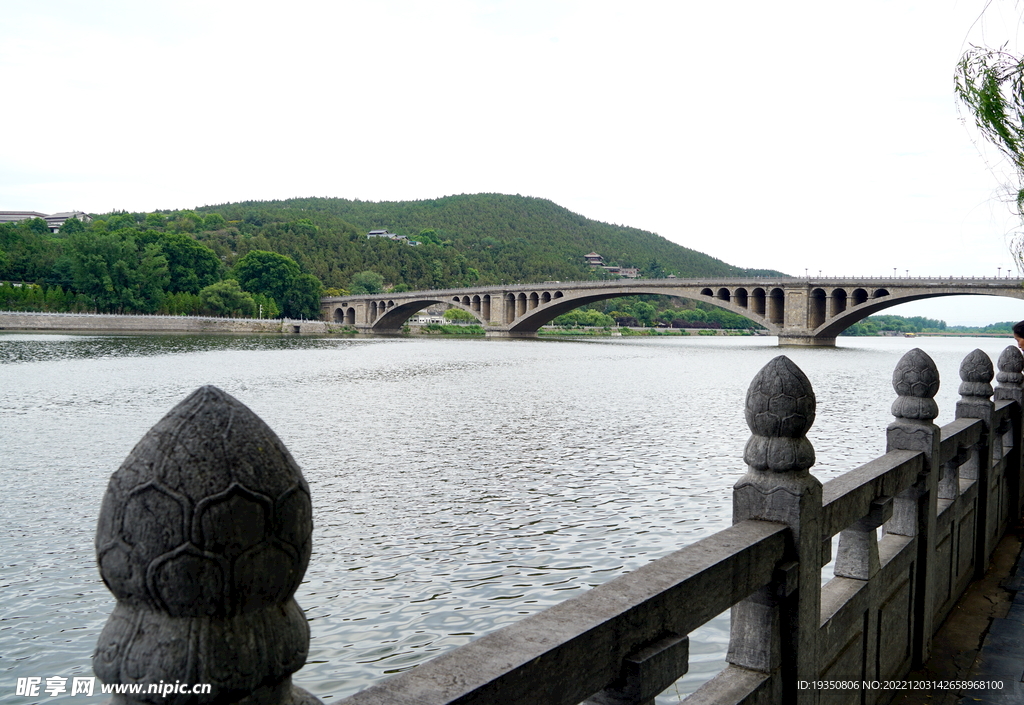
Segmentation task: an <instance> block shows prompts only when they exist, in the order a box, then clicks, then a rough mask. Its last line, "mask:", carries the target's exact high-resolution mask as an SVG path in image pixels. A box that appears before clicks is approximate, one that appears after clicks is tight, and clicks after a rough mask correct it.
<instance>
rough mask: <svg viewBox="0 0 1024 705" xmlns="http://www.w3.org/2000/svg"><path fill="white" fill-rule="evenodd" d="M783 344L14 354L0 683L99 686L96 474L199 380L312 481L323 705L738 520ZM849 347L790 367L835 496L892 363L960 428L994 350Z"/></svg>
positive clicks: (704, 652)
mask: <svg viewBox="0 0 1024 705" xmlns="http://www.w3.org/2000/svg"><path fill="white" fill-rule="evenodd" d="M773 342H774V341H773V340H771V339H749V338H745V339H744V338H732V339H730V338H696V337H694V338H672V339H649V340H636V339H625V340H623V339H619V340H587V341H579V340H574V341H549V340H543V341H507V340H506V341H499V340H435V339H395V340H381V339H376V340H375V339H356V340H343V339H331V338H322V339H316V338H299V337H281V336H266V337H262V336H244V337H241V336H184V335H182V336H162V335H154V336H50V335H10V334H0V360H2V361H3V363H5V364H4V367H3V368H2V369H3V371H2V372H0V375H2V380H3V382H2V383H3V387H2V391H0V413H2V414H3V419H4V422H3V424H0V449H2V450H0V454H2V455H0V482H2V483H3V486H4V487H5V499H6V502H5V504H4V511H3V513H2V514H0V545H2V546H3V548H2V549H0V550H2V560H0V587H2V592H0V655H3V659H2V660H0V673H2V674H3V678H2V681H0V682H3V683H13V682H14V679H16V678H17V677H26V676H42V677H46V676H50V675H64V676H67V677H71V676H73V675H88V673H89V670H90V666H89V655H90V654H91V652H92V649H93V647H94V645H95V641H96V637H97V636H98V634H99V630H100V629H101V627H102V624H103V622H104V621H105V619H106V616H107V614H109V611H110V609H111V607H112V600H111V598H110V596H109V594H108V593H107V591H106V590H105V588H104V587H103V586H102V584H101V583H100V582H99V579H98V576H97V573H96V568H95V563H94V556H93V548H92V541H93V535H94V531H95V521H96V516H97V513H98V510H99V505H100V499H101V497H102V493H103V491H104V489H105V485H106V482H107V478H108V477H109V475H110V473H111V472H112V471H113V470H114V469H116V467H117V466H118V465H119V464H120V463H121V461H122V460H123V459H124V458H125V456H126V455H127V454H128V452H129V451H130V450H131V447H132V445H133V444H134V443H135V442H136V441H137V440H138V439H139V438H140V437H141V436H142V434H143V433H145V432H146V430H148V429H149V428H150V427H151V426H152V425H153V424H154V423H156V421H157V420H159V418H160V417H161V416H163V415H164V414H165V413H166V412H167V411H168V410H169V409H170V408H171V407H172V406H173V405H174V404H176V403H177V402H178V401H180V400H181V399H182V398H184V397H185V396H187V394H189V393H190V392H191V391H192V390H193V389H195V387H197V386H200V385H202V384H208V383H210V384H216V385H218V386H220V387H221V388H223V389H224V390H225V391H227V392H229V393H230V394H233V395H235V396H236V397H238V398H239V399H240V400H242V401H243V402H244V403H246V404H247V405H249V406H250V407H251V408H252V409H253V410H254V411H255V412H256V413H258V414H259V415H260V416H262V417H263V418H264V420H266V421H267V423H269V424H270V426H271V427H272V428H274V429H275V431H277V433H278V434H279V435H280V436H281V438H282V440H283V441H284V442H285V444H286V445H287V446H288V447H289V449H290V450H291V451H292V454H293V455H294V456H295V457H296V459H297V460H298V461H299V464H300V465H302V467H303V471H304V473H305V475H306V478H307V480H308V481H309V484H310V486H311V490H312V493H313V502H314V512H315V515H314V522H315V533H314V555H313V557H312V560H311V564H310V568H309V571H308V572H307V575H306V580H305V582H304V583H303V585H302V586H301V588H300V590H299V593H298V594H297V599H298V601H299V603H300V604H301V605H302V606H303V607H304V608H305V609H306V611H307V615H308V617H309V619H310V620H311V622H310V623H311V629H312V635H313V641H312V644H311V650H310V658H309V663H308V665H307V666H306V668H305V669H304V670H303V671H302V672H301V673H300V674H299V675H298V677H297V679H296V680H297V682H299V683H300V684H302V685H303V686H304V687H307V688H309V689H310V690H311V691H313V692H314V693H316V694H317V695H318V696H320V697H321V698H323V699H325V700H330V699H334V698H336V697H339V696H343V695H346V694H349V693H352V692H354V691H356V690H358V689H359V688H361V687H364V686H365V685H366V684H368V683H370V682H373V681H374V680H376V679H379V678H381V677H383V676H384V675H386V674H388V673H392V672H396V671H401V670H405V669H408V668H411V667H412V666H414V665H416V664H417V663H420V662H422V661H423V660H425V659H427V658H429V657H431V656H433V655H436V654H438V653H441V652H442V651H445V650H447V649H449V648H451V647H453V646H457V645H460V644H463V643H466V642H467V641H469V640H470V639H472V638H474V637H475V636H479V635H481V634H483V633H486V632H489V631H492V630H493V629H495V628H497V627H499V626H502V625H504V624H509V623H511V622H514V621H516V620H518V619H520V618H522V616H524V615H527V614H531V613H533V612H536V611H538V610H540V609H543V608H544V607H547V606H550V605H553V604H555V603H557V602H559V601H561V600H564V599H566V598H567V597H570V596H572V595H574V594H579V593H580V592H581V591H583V590H586V589H588V588H590V587H592V586H594V585H598V584H600V583H603V582H605V581H607V580H609V579H611V578H613V577H615V576H616V575H620V574H622V573H624V572H627V571H629V570H633V569H635V568H637V567H639V566H640V565H643V564H644V563H647V562H649V561H650V560H652V559H654V558H657V557H659V556H662V555H665V554H666V553H668V552H670V551H672V550H675V549H676V548H679V547H682V546H684V545H686V544H688V543H692V542H693V541H695V540H697V539H699V538H702V537H704V536H707V535H709V534H710V533H713V532H714V531H717V530H719V529H721V528H723V527H724V526H726V525H727V524H728V523H729V511H730V506H731V487H732V485H733V484H734V483H735V482H736V480H737V479H738V478H739V476H740V475H741V474H742V473H743V472H744V470H745V468H744V466H743V463H742V449H743V445H744V443H745V442H746V439H747V436H748V435H749V432H748V430H747V429H746V425H745V423H744V421H743V413H742V410H743V402H744V397H745V394H746V388H747V385H748V384H749V382H750V380H751V379H752V378H753V376H754V374H756V372H757V371H758V370H759V369H760V368H761V367H762V366H763V365H764V364H765V363H767V362H768V361H769V360H770V359H771V358H772V357H774V356H775V355H777V354H778V353H779V350H778V349H777V348H775V347H774V346H773V345H772V343H773ZM844 345H845V347H843V348H840V349H836V350H799V349H797V350H787V351H786V354H788V355H789V356H790V357H792V358H793V359H794V361H795V362H796V363H797V364H798V365H800V366H801V367H802V368H803V369H804V371H805V372H806V373H807V375H808V377H809V378H810V379H811V381H812V383H813V384H814V387H815V391H816V393H817V397H818V402H819V407H818V409H819V411H818V417H817V420H816V422H815V425H814V428H813V429H812V431H811V434H810V437H811V440H812V442H813V444H814V446H815V449H816V451H817V456H818V463H817V465H816V466H815V469H814V472H815V474H816V475H818V476H819V477H820V478H822V479H823V480H824V479H827V478H828V477H830V476H833V475H835V474H838V473H840V472H843V471H846V470H849V469H851V468H852V467H855V466H856V465H857V464H859V463H861V462H864V461H866V460H868V459H871V458H873V457H875V456H876V455H878V454H879V453H880V452H881V451H882V450H883V445H884V428H885V425H886V424H887V423H888V422H889V420H890V417H889V405H890V404H891V401H892V399H893V396H894V395H893V393H892V390H891V384H890V379H891V374H892V368H893V366H894V365H895V363H896V361H897V360H898V359H899V356H900V355H901V354H902V353H903V352H905V351H906V350H907V349H909V348H910V347H913V346H915V345H916V346H921V347H924V348H925V349H926V350H927V351H928V352H929V353H930V354H931V355H932V356H933V357H934V358H935V359H936V362H937V364H938V365H939V369H940V372H941V374H942V376H943V379H944V380H945V381H944V384H943V387H942V389H941V390H940V395H939V399H938V400H939V404H940V409H941V410H942V417H940V422H946V421H949V420H950V419H951V418H952V413H953V411H952V409H953V402H954V401H955V399H956V388H957V369H958V366H959V363H960V360H961V359H962V358H963V356H964V355H965V354H966V353H967V352H969V351H970V350H971V349H972V348H973V347H976V346H978V345H981V346H982V347H983V348H984V349H986V351H987V352H989V354H990V355H991V356H992V357H993V359H996V358H997V357H998V353H999V352H1000V351H1001V350H1002V348H1003V347H1004V346H1005V342H1004V341H992V340H986V341H977V340H957V339H942V340H936V339H918V340H916V341H905V340H903V339H888V340H881V339H866V340H857V341H850V342H849V343H844ZM727 640H728V620H727V619H718V620H714V621H712V622H711V623H709V624H708V625H706V626H705V627H703V628H702V629H700V630H698V631H697V632H695V633H694V634H693V635H691V645H690V653H691V656H690V674H688V676H687V677H686V678H685V679H684V680H683V682H682V683H681V684H680V685H679V686H678V692H679V693H685V692H689V691H692V690H693V689H694V688H695V687H696V686H697V685H698V684H699V683H700V682H702V681H703V680H706V679H707V678H708V677H710V676H712V675H714V674H715V673H717V672H718V671H719V670H720V669H721V668H722V658H723V654H724V649H725V644H726V643H727ZM675 692H676V690H675V689H672V690H670V692H669V693H667V694H666V695H665V696H664V697H663V698H661V699H660V700H659V702H661V703H668V702H674V701H675V699H676V698H675V694H674V693H675ZM79 697H80V696H79ZM101 700H102V699H101V698H96V699H95V700H93V702H100V701H101ZM0 702H11V703H14V702H21V699H18V698H15V696H14V695H13V688H11V689H7V690H3V689H0ZM81 702H83V703H85V702H88V700H87V699H85V698H83V699H82V701H81Z"/></svg>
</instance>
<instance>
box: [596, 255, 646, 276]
mask: <svg viewBox="0 0 1024 705" xmlns="http://www.w3.org/2000/svg"><path fill="white" fill-rule="evenodd" d="M583 259H585V260H586V261H587V264H589V265H590V266H591V267H600V268H601V269H603V270H605V271H606V272H608V273H609V274H617V275H618V276H620V277H625V278H626V279H636V278H637V277H638V276H640V270H639V269H637V268H636V267H619V266H617V265H614V264H605V263H604V257H602V256H601V255H599V254H597V253H596V252H591V253H590V254H589V255H583Z"/></svg>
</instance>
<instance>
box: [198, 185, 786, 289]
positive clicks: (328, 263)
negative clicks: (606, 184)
mask: <svg viewBox="0 0 1024 705" xmlns="http://www.w3.org/2000/svg"><path fill="white" fill-rule="evenodd" d="M196 210H197V211H198V212H199V213H202V214H204V215H208V214H212V213H217V214H220V215H221V216H223V217H224V219H225V220H226V221H227V224H228V226H229V228H235V229H237V230H239V231H240V233H241V234H242V236H243V239H248V240H250V242H246V243H242V242H240V243H239V245H241V248H242V249H253V246H254V245H255V243H252V242H251V239H252V238H258V239H259V243H258V245H256V246H258V247H259V248H260V249H270V250H273V251H277V252H281V253H282V254H286V255H289V256H291V257H293V258H294V259H296V260H297V261H298V262H299V263H300V265H302V266H303V268H304V269H306V270H307V271H310V272H312V273H313V274H315V275H316V276H317V277H319V278H320V279H321V280H322V281H323V283H324V285H325V286H328V287H340V288H347V286H348V284H349V282H350V281H351V277H352V276H353V275H354V274H355V273H358V272H360V271H364V270H373V271H376V272H378V273H379V274H381V275H383V277H384V279H385V281H386V282H389V283H393V284H395V285H399V284H405V285H407V286H409V287H411V288H413V289H420V288H431V287H441V286H461V285H470V284H474V283H475V284H493V283H500V282H531V281H544V280H551V279H557V280H562V281H569V280H578V279H590V278H594V277H597V276H603V275H604V273H603V271H601V270H595V269H593V268H591V267H589V266H587V265H586V264H585V263H584V260H583V255H585V254H587V253H589V252H591V251H594V252H597V253H599V254H600V255H602V256H603V257H604V261H605V263H606V264H615V265H619V266H621V267H636V268H638V269H640V270H641V274H642V275H644V276H648V277H657V276H667V275H669V274H675V275H676V276H679V277H698V276H709V277H715V276H737V275H759V274H767V275H775V274H778V272H774V271H769V270H750V269H742V268H740V267H734V266H732V265H730V264H726V263H725V262H723V261H721V260H718V259H715V258H714V257H709V256H708V255H705V254H703V253H700V252H697V251H695V250H691V249H689V248H686V247H682V246H680V245H677V244H675V243H673V242H670V241H668V240H666V239H665V238H663V237H661V236H659V235H656V234H654V233H651V232H647V231H644V230H639V229H636V228H630V227H625V226H619V225H611V224H608V223H601V222H598V221H595V220H590V219H588V218H585V217H583V216H581V215H577V214H576V213H573V212H571V211H569V210H567V209H565V208H563V207H561V206H559V205H557V204H555V203H552V202H551V201H548V200H545V199H541V198H529V197H524V196H509V195H502V194H475V195H460V196H447V197H444V198H437V199H432V200H424V201H398V202H370V201H353V200H347V199H340V198H295V199H288V200H283V201H249V202H243V203H232V204H224V205H219V206H206V207H203V208H197V209H196ZM297 223H303V224H304V226H298V227H297V226H296V224H297ZM310 225H311V226H313V227H314V228H315V232H314V231H313V230H311V229H310V228H309V226H310ZM374 229H387V230H389V231H390V232H392V233H396V234H399V235H405V236H408V237H409V238H410V239H412V240H418V241H421V242H423V243H424V244H423V245H422V246H420V247H413V246H410V245H407V244H403V243H401V242H395V241H390V240H386V239H378V238H373V239H371V240H370V241H367V239H366V237H365V235H366V233H367V232H368V231H370V230H374ZM300 231H301V232H300ZM345 235H348V236H353V235H354V237H345ZM201 239H206V237H202V236H201ZM236 252H238V250H237V249H236ZM238 253H239V254H240V252H238Z"/></svg>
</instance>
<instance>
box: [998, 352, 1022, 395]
mask: <svg viewBox="0 0 1024 705" xmlns="http://www.w3.org/2000/svg"><path fill="white" fill-rule="evenodd" d="M998 364H999V373H998V374H996V382H997V386H996V399H1000V400H1001V399H1012V400H1013V401H1015V402H1017V403H1018V404H1024V374H1022V371H1024V355H1021V351H1020V348H1018V347H1017V346H1016V345H1008V346H1006V348H1005V349H1004V350H1003V352H1002V353H1001V354H1000V355H999V363H998Z"/></svg>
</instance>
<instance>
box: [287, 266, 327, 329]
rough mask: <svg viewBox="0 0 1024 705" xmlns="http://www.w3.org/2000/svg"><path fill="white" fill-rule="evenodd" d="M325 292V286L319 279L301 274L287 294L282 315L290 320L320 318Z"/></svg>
mask: <svg viewBox="0 0 1024 705" xmlns="http://www.w3.org/2000/svg"><path fill="white" fill-rule="evenodd" d="M323 291H324V285H323V284H321V283H320V280H319V279H317V278H316V277H314V276H313V275H312V274H300V275H299V276H297V277H295V280H294V281H293V282H292V285H291V287H290V288H289V289H288V292H287V293H286V294H285V299H284V302H283V303H284V306H283V307H282V313H284V315H285V316H287V317H288V318H310V319H314V320H315V319H317V318H319V317H320V296H321V295H322V294H323Z"/></svg>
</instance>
